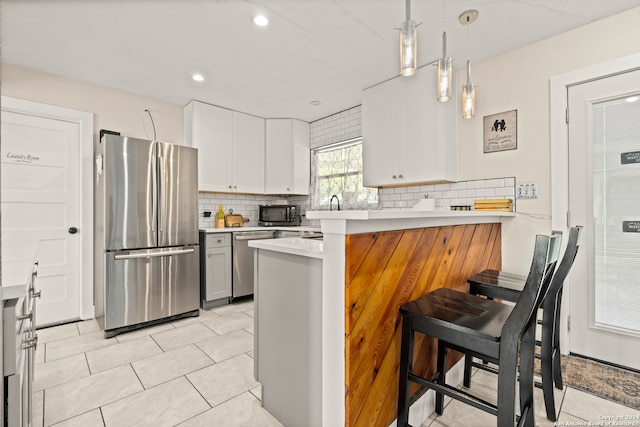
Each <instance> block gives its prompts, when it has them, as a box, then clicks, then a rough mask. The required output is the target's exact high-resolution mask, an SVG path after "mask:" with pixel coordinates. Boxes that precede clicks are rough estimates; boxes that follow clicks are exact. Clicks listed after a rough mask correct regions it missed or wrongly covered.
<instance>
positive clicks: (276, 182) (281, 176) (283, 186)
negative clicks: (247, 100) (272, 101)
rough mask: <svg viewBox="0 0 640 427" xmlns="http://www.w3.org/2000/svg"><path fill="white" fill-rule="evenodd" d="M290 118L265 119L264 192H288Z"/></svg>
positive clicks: (290, 168)
mask: <svg viewBox="0 0 640 427" xmlns="http://www.w3.org/2000/svg"><path fill="white" fill-rule="evenodd" d="M291 125H292V123H291V120H289V119H267V138H266V144H265V182H264V184H265V192H266V193H267V194H289V193H290V192H291V187H292V180H293V150H292V146H291V137H292V135H291V132H292V129H291Z"/></svg>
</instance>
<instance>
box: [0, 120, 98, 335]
mask: <svg viewBox="0 0 640 427" xmlns="http://www.w3.org/2000/svg"><path fill="white" fill-rule="evenodd" d="M80 153H81V149H80V130H79V124H78V123H74V122H70V121H64V120H57V119H51V118H45V117H40V116H35V115H30V114H21V113H15V112H10V111H3V112H2V177H1V179H2V212H1V213H2V285H3V286H7V285H16V284H22V283H25V279H26V275H27V273H28V271H29V268H30V265H31V263H32V262H33V259H34V256H36V257H37V260H38V262H39V267H38V277H37V281H36V289H39V290H41V291H42V296H41V299H39V300H37V304H38V316H37V323H38V325H39V326H42V325H48V324H54V323H59V322H64V321H67V320H72V319H78V318H79V317H80V294H81V290H80V286H81V284H80V271H81V268H80V255H81V254H80V239H81V237H80V235H81V234H80V233H82V232H88V233H91V232H92V231H91V230H86V231H85V230H81V229H80V225H81V224H80V220H81V218H80V175H79V170H80V164H81V154H80Z"/></svg>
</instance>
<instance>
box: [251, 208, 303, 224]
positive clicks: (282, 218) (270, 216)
mask: <svg viewBox="0 0 640 427" xmlns="http://www.w3.org/2000/svg"><path fill="white" fill-rule="evenodd" d="M299 224H300V213H299V209H298V206H295V205H260V216H259V217H258V225H263V226H265V227H276V226H293V225H299Z"/></svg>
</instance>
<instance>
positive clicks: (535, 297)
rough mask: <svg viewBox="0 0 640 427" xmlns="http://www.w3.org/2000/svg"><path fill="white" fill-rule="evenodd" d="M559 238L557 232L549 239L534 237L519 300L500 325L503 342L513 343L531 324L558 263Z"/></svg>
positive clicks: (548, 237) (560, 236)
mask: <svg viewBox="0 0 640 427" xmlns="http://www.w3.org/2000/svg"><path fill="white" fill-rule="evenodd" d="M561 239H562V235H560V234H557V233H554V234H553V235H551V236H544V235H540V234H539V235H537V236H536V243H535V248H534V251H533V260H532V261H531V268H530V269H529V275H528V276H527V281H526V283H525V285H524V289H523V290H522V293H521V294H520V298H518V301H517V302H516V305H515V307H514V308H513V311H512V312H511V314H510V315H509V318H508V319H507V321H506V322H505V324H504V327H503V329H502V331H503V333H502V337H503V339H504V338H506V337H511V338H512V339H516V340H517V339H518V338H519V337H521V336H522V335H523V334H524V332H525V330H526V329H527V328H528V327H530V326H531V325H532V324H533V322H534V321H535V315H536V313H537V310H538V308H539V307H540V304H541V303H542V299H543V298H544V296H545V295H546V294H547V290H548V289H549V286H550V282H551V277H552V275H553V271H554V269H555V266H556V263H557V262H558V256H559V252H560V242H561Z"/></svg>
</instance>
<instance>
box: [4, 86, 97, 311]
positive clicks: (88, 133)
mask: <svg viewBox="0 0 640 427" xmlns="http://www.w3.org/2000/svg"><path fill="white" fill-rule="evenodd" d="M0 102H1V104H2V111H8V112H13V113H18V114H26V115H32V116H38V117H43V118H47V119H55V120H63V121H67V122H72V123H76V124H77V125H78V130H79V133H80V135H79V138H80V153H78V159H79V162H80V171H79V176H80V194H79V196H80V227H81V228H80V237H81V238H80V259H79V260H78V266H79V268H80V275H79V277H80V307H79V309H80V318H81V319H83V320H84V319H92V318H93V316H94V314H93V113H89V112H86V111H79V110H72V109H70V108H66V107H59V106H56V105H49V104H42V103H39V102H33V101H27V100H24V99H18V98H11V97H8V96H2V99H1V101H0Z"/></svg>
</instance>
